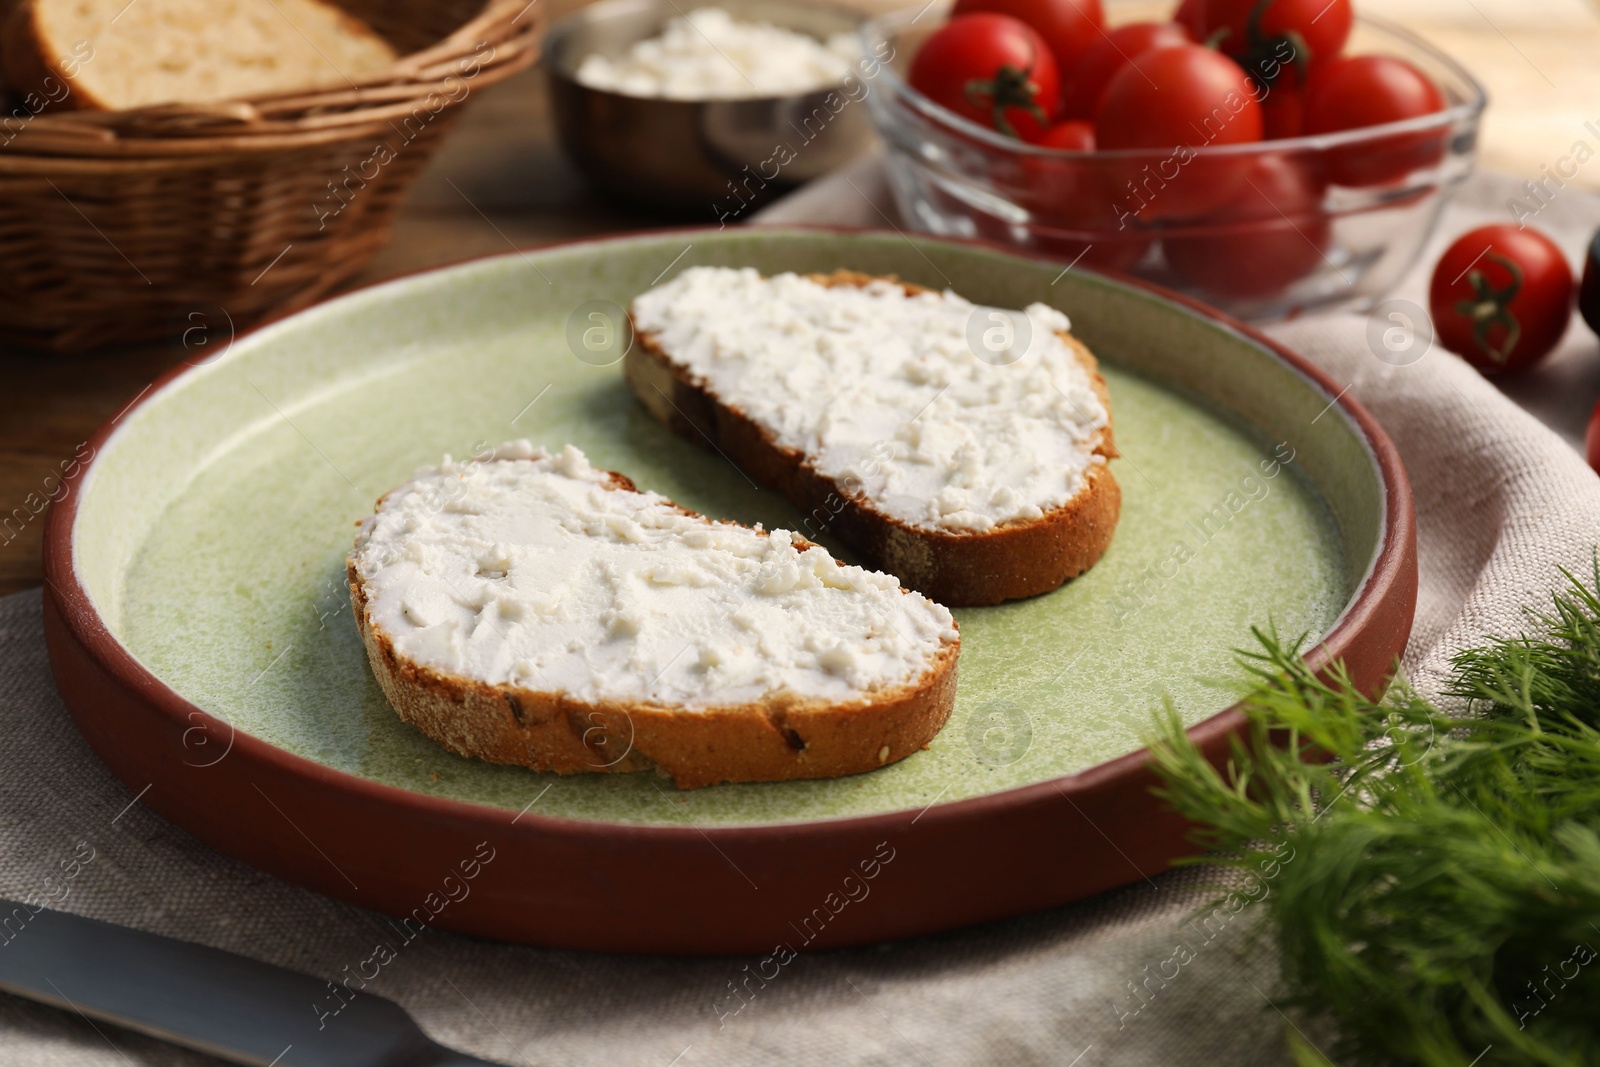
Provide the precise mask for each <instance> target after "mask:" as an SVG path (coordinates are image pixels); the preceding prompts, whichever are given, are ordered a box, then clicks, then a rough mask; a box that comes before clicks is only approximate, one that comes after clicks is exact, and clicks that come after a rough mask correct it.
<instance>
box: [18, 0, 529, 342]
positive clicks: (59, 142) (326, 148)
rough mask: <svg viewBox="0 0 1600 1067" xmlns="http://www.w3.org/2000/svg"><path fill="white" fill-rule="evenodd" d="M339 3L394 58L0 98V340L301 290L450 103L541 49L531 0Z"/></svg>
mask: <svg viewBox="0 0 1600 1067" xmlns="http://www.w3.org/2000/svg"><path fill="white" fill-rule="evenodd" d="M338 4H339V6H340V7H341V8H343V9H344V10H346V11H348V12H349V13H351V14H353V15H355V16H357V17H359V18H361V19H363V20H364V21H366V23H367V24H368V25H370V26H371V27H372V28H373V29H374V30H376V31H377V32H378V33H379V34H381V35H383V36H384V37H385V38H386V39H387V40H388V41H389V42H390V43H391V44H392V45H393V46H394V47H395V49H396V51H398V52H399V53H400V54H401V58H400V59H399V61H398V62H396V63H395V64H394V65H393V66H391V67H389V68H387V69H385V70H381V71H378V72H375V73H373V74H369V75H366V76H364V77H359V78H356V79H355V80H354V81H349V82H347V83H345V84H340V85H338V86H332V87H325V88H319V89H313V90H308V91H297V92H278V93H272V94H267V95H263V96H260V97H256V98H252V99H247V100H240V101H235V102H228V103H222V104H209V105H203V106H190V105H182V104H175V105H167V106H158V107H147V108H138V109H134V110H128V111H69V110H57V111H52V110H50V108H49V107H48V106H46V107H44V108H43V109H42V110H40V111H39V112H38V113H37V114H31V115H30V114H29V111H28V109H27V108H26V107H18V108H15V109H14V110H13V109H12V108H8V109H7V111H6V115H5V116H0V262H3V264H4V267H3V277H4V278H5V286H6V292H5V293H4V294H3V296H0V344H5V345H18V346H24V347H31V348H45V349H51V350H55V351H58V352H71V351H79V350H82V349H87V348H93V347H96V346H100V345H105V344H108V343H112V342H130V341H149V340H156V339H160V338H171V339H174V340H178V339H180V338H181V337H182V336H183V334H184V331H185V330H186V329H187V327H188V324H191V323H193V322H196V321H199V320H201V319H203V318H206V317H209V316H211V315H225V316H226V318H227V319H228V320H229V321H231V322H232V323H233V324H235V325H243V324H245V323H248V322H252V321H257V320H260V319H262V318H264V317H267V316H270V315H275V314H281V313H283V312H285V311H290V310H293V309H295V308H299V307H304V306H306V305H307V304H310V303H312V302H314V301H315V300H316V299H318V298H319V297H321V296H322V295H324V294H326V293H327V292H328V291H329V290H331V289H333V288H334V287H335V286H337V285H338V284H339V283H340V282H342V281H344V280H346V279H348V278H349V277H350V276H351V275H353V274H355V273H356V272H357V271H359V270H360V269H361V268H362V267H363V266H364V265H365V264H366V263H367V261H368V260H369V259H371V257H372V255H373V253H374V252H376V251H377V250H378V248H379V247H380V246H381V245H383V243H384V242H385V241H386V240H387V239H388V236H389V232H390V229H391V227H392V225H393V222H394V215H395V211H396V209H397V208H398V207H399V205H400V202H401V200H402V198H403V197H404V196H405V194H406V192H407V190H408V189H409V188H410V187H411V184H412V182H413V181H414V180H415V178H416V176H417V174H418V172H419V171H421V169H422V167H423V165H424V164H425V163H426V162H427V161H428V159H429V158H430V156H431V155H432V153H433V152H434V150H435V149H436V148H437V147H438V145H439V142H440V139H441V138H442V136H443V134H444V133H445V132H446V131H447V130H448V129H449V128H450V126H451V125H453V123H454V121H455V118H456V117H457V115H458V114H459V112H460V105H461V104H462V103H464V102H465V101H466V100H468V99H469V98H470V97H471V96H472V95H473V94H475V93H478V92H481V91H482V90H483V89H485V88H487V87H488V86H489V85H491V84H493V83H494V82H497V81H499V80H501V79H503V78H505V77H507V76H508V75H510V74H513V73H515V72H516V71H518V70H521V69H523V68H524V67H526V66H528V65H529V64H530V63H532V62H533V60H534V58H535V56H536V55H537V52H538V38H539V34H540V30H541V14H542V13H541V11H540V10H539V8H540V6H541V5H538V4H537V3H530V2H529V0H487V3H486V2H485V0H338ZM211 325H217V324H215V323H212V324H211Z"/></svg>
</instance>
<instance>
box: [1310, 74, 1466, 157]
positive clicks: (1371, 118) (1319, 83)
mask: <svg viewBox="0 0 1600 1067" xmlns="http://www.w3.org/2000/svg"><path fill="white" fill-rule="evenodd" d="M1444 107H1445V99H1444V94H1443V93H1441V92H1440V91H1439V87H1438V86H1437V85H1435V84H1434V83H1433V79H1432V78H1429V77H1428V76H1427V75H1426V74H1424V73H1422V71H1420V70H1418V69H1417V68H1416V67H1414V66H1412V65H1411V64H1410V63H1407V62H1406V61H1405V60H1403V59H1396V58H1394V57H1393V56H1340V57H1338V58H1336V59H1333V60H1330V61H1329V62H1328V63H1327V64H1325V65H1324V66H1322V67H1321V68H1320V69H1318V70H1317V71H1315V72H1314V73H1313V74H1312V76H1311V80H1310V83H1309V84H1308V85H1307V86H1306V103H1305V132H1306V133H1308V134H1317V133H1335V132H1337V131H1339V130H1354V129H1361V128H1363V127H1367V126H1378V125H1381V124H1383V123H1386V122H1398V121H1400V120H1402V119H1410V118H1416V117H1417V116H1419V115H1430V114H1433V113H1434V112H1436V111H1443V110H1444ZM1444 136H1445V135H1444V133H1443V132H1434V131H1422V132H1418V133H1405V134H1395V135H1393V136H1389V137H1381V138H1375V139H1374V140H1373V141H1371V142H1369V143H1362V144H1354V145H1346V146H1344V147H1342V148H1337V149H1334V150H1332V151H1330V152H1329V154H1328V159H1327V168H1328V177H1329V178H1330V179H1331V180H1332V181H1333V183H1334V184H1335V185H1349V186H1364V185H1384V184H1387V183H1389V182H1392V181H1397V180H1399V179H1400V178H1403V177H1404V176H1405V175H1406V174H1408V173H1410V172H1411V171H1413V170H1417V169H1419V168H1421V167H1427V166H1431V165H1432V164H1434V163H1436V162H1437V161H1438V160H1439V157H1440V156H1442V155H1443V154H1444Z"/></svg>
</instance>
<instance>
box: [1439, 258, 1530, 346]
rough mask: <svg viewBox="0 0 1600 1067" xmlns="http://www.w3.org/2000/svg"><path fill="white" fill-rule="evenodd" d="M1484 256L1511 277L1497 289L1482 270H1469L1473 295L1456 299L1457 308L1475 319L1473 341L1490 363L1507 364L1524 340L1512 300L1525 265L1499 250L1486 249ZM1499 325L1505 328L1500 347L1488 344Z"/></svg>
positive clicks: (1518, 289)
mask: <svg viewBox="0 0 1600 1067" xmlns="http://www.w3.org/2000/svg"><path fill="white" fill-rule="evenodd" d="M1484 258H1485V259H1488V260H1491V261H1492V262H1495V263H1498V264H1500V265H1501V266H1502V267H1504V268H1505V269H1506V273H1507V274H1509V275H1510V276H1511V280H1510V281H1509V282H1507V283H1506V286H1505V288H1504V289H1496V288H1495V287H1494V286H1492V285H1490V284H1489V279H1488V278H1487V277H1485V276H1484V273H1483V271H1481V270H1479V269H1478V268H1476V267H1474V268H1473V269H1472V270H1471V271H1469V272H1468V273H1467V283H1468V284H1469V285H1471V286H1472V297H1471V298H1470V299H1467V300H1458V301H1456V311H1457V313H1459V314H1461V315H1465V316H1466V317H1467V318H1469V319H1471V320H1472V341H1473V343H1474V344H1476V345H1477V346H1478V351H1480V352H1482V353H1483V354H1484V357H1485V358H1486V359H1488V360H1490V361H1491V362H1494V363H1505V362H1506V361H1507V360H1509V359H1510V358H1511V353H1512V352H1514V351H1516V348H1517V342H1518V341H1520V340H1521V339H1522V324H1521V323H1520V322H1518V321H1517V317H1516V316H1515V315H1513V314H1512V313H1511V302H1512V301H1513V300H1515V299H1516V298H1517V294H1518V293H1520V292H1521V291H1522V282H1523V274H1522V268H1521V267H1520V266H1518V265H1517V264H1516V263H1515V262H1514V261H1513V260H1510V259H1507V258H1506V257H1505V256H1502V255H1501V254H1500V253H1498V252H1492V251H1491V252H1485V253H1484ZM1496 326H1503V327H1504V328H1505V331H1506V336H1505V340H1504V341H1503V342H1502V343H1501V345H1500V347H1499V348H1496V347H1495V346H1493V345H1491V344H1490V343H1489V331H1490V330H1491V329H1493V328H1494V327H1496Z"/></svg>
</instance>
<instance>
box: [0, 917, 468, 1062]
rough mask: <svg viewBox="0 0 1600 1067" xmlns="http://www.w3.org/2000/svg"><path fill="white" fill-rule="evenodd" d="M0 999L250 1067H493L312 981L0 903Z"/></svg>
mask: <svg viewBox="0 0 1600 1067" xmlns="http://www.w3.org/2000/svg"><path fill="white" fill-rule="evenodd" d="M0 990H4V991H6V992H8V993H15V994H17V995H18V996H23V997H27V998H29V999H31V1000H37V1001H42V1002H43V1003H46V1004H51V1005H54V1006H55V1007H58V1008H64V1009H66V1010H68V1011H74V1012H77V1013H78V1014H80V1015H83V1016H84V1017H86V1018H88V1019H89V1020H90V1021H91V1023H92V1022H93V1021H94V1020H100V1021H103V1022H108V1023H112V1024H113V1025H116V1026H120V1027H125V1028H127V1029H129V1030H136V1031H138V1032H139V1033H142V1034H148V1035H150V1036H152V1037H157V1038H160V1039H162V1040H164V1041H169V1042H171V1043H173V1044H175V1045H183V1046H185V1047H187V1048H192V1049H197V1050H199V1051H201V1052H208V1053H210V1054H211V1055H213V1056H219V1057H221V1058H223V1059H226V1060H231V1061H233V1062H234V1063H243V1064H249V1065H251V1067H474V1065H476V1067H485V1065H487V1067H493V1065H492V1064H490V1061H488V1060H480V1059H477V1058H475V1057H472V1056H468V1055H466V1054H464V1053H460V1052H456V1051H454V1050H453V1049H448V1048H446V1047H444V1046H443V1045H440V1044H438V1043H437V1042H435V1041H433V1040H432V1039H431V1038H429V1037H428V1036H427V1035H426V1034H424V1033H423V1032H422V1030H421V1029H420V1028H419V1027H418V1026H417V1024H416V1023H415V1022H413V1021H412V1019H411V1016H410V1015H408V1014H406V1011H405V1009H404V1008H402V1007H401V1006H400V1005H398V1004H396V1003H395V1002H394V1001H392V1000H387V999H385V998H383V997H378V996H373V995H372V994H370V993H364V992H363V993H349V992H348V991H346V995H349V996H350V997H351V999H349V1000H346V1001H339V1000H332V999H331V998H332V994H331V993H330V991H329V983H328V982H326V981H325V980H323V979H320V978H313V977H312V976H311V975H308V974H301V973H300V972H298V971H291V970H289V969H287V968H284V967H278V966H275V965H273V964H270V963H262V962H261V961H259V960H253V959H250V958H248V957H246V956H240V955H237V954H235V953H232V952H224V951H222V950H221V949H215V948H210V947H208V946H205V945H196V944H191V943H190V942H187V941H179V940H177V939H175V938H170V937H162V936H160V935H158V934H149V933H145V932H144V931H142V930H134V929H132V928H130V927H126V926H117V925H114V924H112V923H106V922H100V921H99V920H97V919H86V918H84V917H82V916H79V915H72V914H70V913H67V912H62V911H52V910H50V909H48V908H35V907H34V906H31V905H26V904H22V903H19V902H17V901H12V900H4V899H0ZM330 1001H331V1002H332V1003H335V1004H339V1003H342V1004H343V1007H342V1008H340V1009H339V1011H338V1012H337V1013H336V1014H334V1013H331V1012H329V1011H328V1010H327V1009H326V1008H325V1007H323V1005H326V1004H328V1003H330ZM97 1029H98V1027H97ZM102 1036H104V1031H102ZM107 1040H110V1039H109V1038H108V1039H107Z"/></svg>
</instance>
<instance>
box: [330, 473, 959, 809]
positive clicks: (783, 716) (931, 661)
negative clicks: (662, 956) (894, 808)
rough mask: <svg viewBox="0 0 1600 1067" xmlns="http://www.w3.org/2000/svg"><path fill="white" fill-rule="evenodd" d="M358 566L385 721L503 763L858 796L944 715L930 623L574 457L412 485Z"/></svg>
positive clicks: (945, 653)
mask: <svg viewBox="0 0 1600 1067" xmlns="http://www.w3.org/2000/svg"><path fill="white" fill-rule="evenodd" d="M348 566H349V579H350V588H351V595H352V598H353V602H354V606H355V617H356V621H357V624H358V626H359V627H360V630H361V634H362V637H363V640H364V641H365V643H366V647H367V652H368V657H369V659H370V661H371V664H372V668H373V671H374V674H375V675H376V677H377V679H378V683H379V685H380V687H381V688H382V689H383V691H384V694H385V695H386V696H387V697H388V698H389V702H390V703H391V704H392V705H393V706H394V708H395V709H396V711H397V712H399V714H400V716H401V718H403V719H405V720H407V721H408V722H412V723H414V724H415V725H417V726H418V727H419V728H420V729H421V730H422V731H423V732H424V733H426V734H428V735H429V736H430V737H432V738H433V739H434V740H436V741H438V742H440V743H441V744H443V745H445V746H446V747H447V748H450V749H452V750H454V751H456V752H459V753H461V754H463V755H471V756H478V757H481V758H483V759H486V760H490V761H492V762H498V763H517V764H522V765H525V766H528V767H533V768H535V769H537V770H548V771H557V772H560V773H563V774H570V773H578V772H584V771H635V770H644V769H647V768H651V767H655V768H659V769H660V770H662V771H664V772H665V773H667V774H669V775H671V776H672V778H673V779H674V780H675V781H676V782H677V784H678V785H679V786H680V787H684V788H693V787H698V786H703V785H708V784H711V783H714V782H724V781H729V782H738V781H770V780H779V779H788V778H814V777H824V776H833V775H840V774H852V773H856V772H859V771H866V770H871V769H874V768H876V767H879V766H882V765H883V764H885V763H888V762H892V761H894V760H898V759H902V758H904V757H905V756H907V755H909V754H910V753H911V752H913V751H915V750H916V749H917V748H919V747H921V746H922V745H924V744H925V743H927V742H928V741H929V740H931V739H932V737H933V736H934V735H935V734H936V733H937V732H938V731H939V728H940V727H941V726H943V725H944V722H945V720H946V719H947V718H948V717H949V714H950V709H951V706H952V702H953V700H954V696H955V677H956V656H957V653H958V650H959V646H960V638H959V635H958V633H957V630H956V624H955V621H954V620H953V619H952V618H951V616H950V613H949V611H948V610H946V609H945V608H944V607H942V606H941V605H939V604H936V603H934V602H932V601H930V600H929V599H927V598H926V597H924V596H922V595H921V594H919V593H910V592H906V591H905V590H903V589H901V588H900V585H899V583H898V582H896V581H895V580H894V579H893V578H891V577H889V576H887V575H884V574H879V573H876V572H873V571H868V570H864V569H862V568H860V567H847V566H843V565H840V564H839V563H838V562H837V561H836V560H834V559H833V558H832V557H831V556H830V555H829V554H828V552H827V551H826V550H825V549H823V548H821V547H820V546H817V545H811V544H809V543H807V542H805V541H804V540H801V539H799V538H796V537H794V536H793V535H792V534H789V533H787V532H785V531H781V530H777V531H773V532H772V533H771V534H768V533H766V532H764V531H761V530H759V529H752V528H750V527H746V526H742V525H739V524H737V523H731V522H715V521H712V520H710V519H706V518H704V517H702V516H700V515H697V514H695V513H693V512H690V511H686V510H684V509H682V508H679V507H677V506H676V505H674V504H672V503H671V502H670V501H668V500H666V499H664V498H663V497H661V496H659V495H657V494H655V493H645V492H639V491H637V490H636V489H635V488H634V486H633V484H632V483H631V482H630V481H628V480H627V479H626V478H624V477H622V476H621V475H617V474H613V473H610V472H606V471H601V470H596V469H595V468H593V467H592V466H590V464H589V462H588V460H587V459H586V458H585V457H584V455H583V453H582V452H580V451H578V450H577V449H576V448H573V447H571V446H568V447H567V448H566V449H564V450H563V451H562V452H560V453H558V454H555V455H549V454H547V453H545V452H543V451H542V450H537V449H533V448H531V447H530V446H529V445H528V444H527V442H514V443H512V444H509V445H506V446H503V447H501V448H500V449H498V450H496V452H495V453H494V454H493V456H492V457H490V458H486V459H483V460H475V461H470V462H466V463H453V462H450V461H449V460H448V459H447V460H446V462H445V463H444V464H443V465H442V466H440V467H436V468H428V469H424V470H422V471H419V472H418V473H417V475H416V476H415V477H414V478H413V479H412V480H411V481H409V482H407V483H406V484H404V485H402V486H401V487H399V488H398V489H396V490H394V491H393V492H391V493H389V494H388V495H386V496H385V497H384V498H383V499H382V500H380V501H379V502H378V506H377V510H376V513H375V514H374V515H372V516H371V517H369V518H367V519H366V520H364V521H363V523H362V526H361V530H360V534H359V536H358V537H357V540H356V547H355V551H354V552H353V553H352V554H351V556H350V559H349V564H348Z"/></svg>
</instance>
